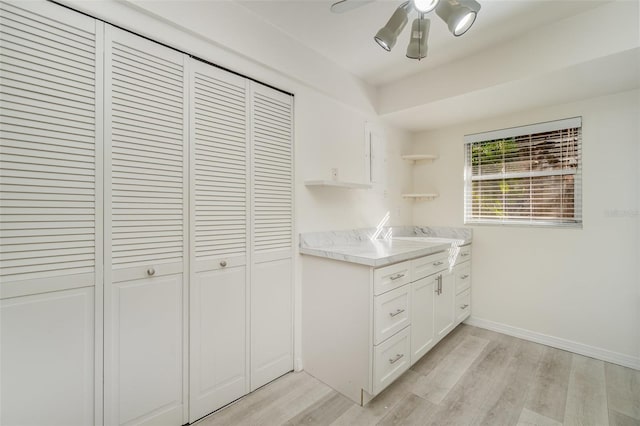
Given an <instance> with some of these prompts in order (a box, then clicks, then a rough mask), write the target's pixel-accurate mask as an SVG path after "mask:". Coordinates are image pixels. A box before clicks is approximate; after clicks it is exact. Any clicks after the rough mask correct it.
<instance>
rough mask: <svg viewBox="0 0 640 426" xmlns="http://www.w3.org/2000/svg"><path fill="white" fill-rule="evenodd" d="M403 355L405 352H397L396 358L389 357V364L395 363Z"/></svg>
mask: <svg viewBox="0 0 640 426" xmlns="http://www.w3.org/2000/svg"><path fill="white" fill-rule="evenodd" d="M402 357H404V354H397V355H396V357H395V358H389V364H395V363H396V362H398V361H399V360H400V358H402Z"/></svg>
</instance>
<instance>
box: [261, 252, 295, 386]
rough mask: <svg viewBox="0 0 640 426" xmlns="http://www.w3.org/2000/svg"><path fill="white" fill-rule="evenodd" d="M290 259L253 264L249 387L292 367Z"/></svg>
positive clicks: (268, 379)
mask: <svg viewBox="0 0 640 426" xmlns="http://www.w3.org/2000/svg"><path fill="white" fill-rule="evenodd" d="M292 268H293V264H292V261H291V259H281V260H276V261H272V262H263V263H259V264H257V265H255V266H254V268H253V279H252V281H251V390H252V391H253V390H255V389H257V388H259V387H260V386H263V385H265V384H266V383H269V382H270V381H271V380H273V379H276V378H278V377H280V376H282V375H283V374H285V373H287V372H289V371H291V370H293V319H292V316H293V292H292V288H293V287H292V284H293V283H292V281H293V280H292Z"/></svg>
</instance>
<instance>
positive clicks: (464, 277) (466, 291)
mask: <svg viewBox="0 0 640 426" xmlns="http://www.w3.org/2000/svg"><path fill="white" fill-rule="evenodd" d="M457 260H458V261H457V262H456V265H455V267H454V268H453V275H454V281H455V294H456V296H455V308H454V311H455V325H458V324H460V323H461V322H462V321H464V320H465V319H467V318H468V317H469V315H471V246H470V245H469V246H462V247H461V249H460V253H459V256H458V257H457Z"/></svg>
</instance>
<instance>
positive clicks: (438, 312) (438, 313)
mask: <svg viewBox="0 0 640 426" xmlns="http://www.w3.org/2000/svg"><path fill="white" fill-rule="evenodd" d="M437 276H440V277H442V278H441V285H440V291H439V292H438V294H436V296H435V304H434V307H435V315H434V319H435V327H436V341H438V340H440V339H442V338H443V337H444V336H446V335H447V333H449V332H450V331H451V330H452V329H453V326H454V320H455V309H454V300H455V277H454V274H453V273H452V272H451V271H449V270H447V271H443V272H441V273H439V274H438V275H437Z"/></svg>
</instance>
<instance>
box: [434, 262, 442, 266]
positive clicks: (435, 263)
mask: <svg viewBox="0 0 640 426" xmlns="http://www.w3.org/2000/svg"><path fill="white" fill-rule="evenodd" d="M443 263H444V262H441V261H439V262H433V266H440V265H442V264H443Z"/></svg>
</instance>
